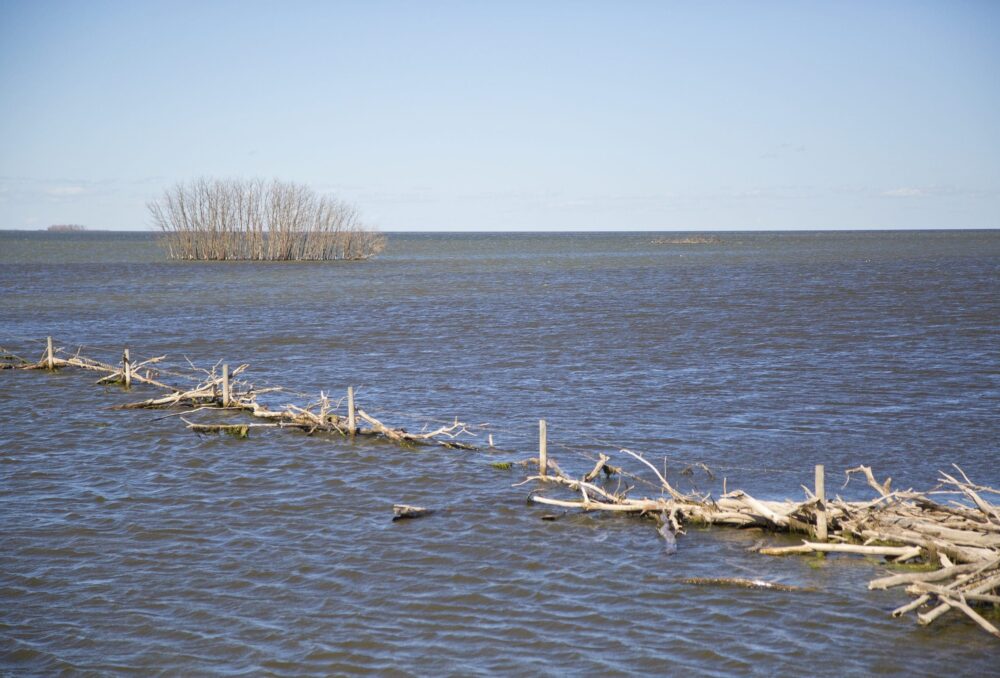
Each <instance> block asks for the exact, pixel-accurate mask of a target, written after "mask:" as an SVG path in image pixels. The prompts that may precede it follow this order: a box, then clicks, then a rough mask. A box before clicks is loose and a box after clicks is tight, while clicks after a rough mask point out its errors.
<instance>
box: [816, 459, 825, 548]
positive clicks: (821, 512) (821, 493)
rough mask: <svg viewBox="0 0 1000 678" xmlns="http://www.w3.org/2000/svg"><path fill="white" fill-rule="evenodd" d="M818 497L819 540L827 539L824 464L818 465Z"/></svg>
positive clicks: (817, 526)
mask: <svg viewBox="0 0 1000 678" xmlns="http://www.w3.org/2000/svg"><path fill="white" fill-rule="evenodd" d="M816 498H817V499H819V503H818V504H817V505H816V538H817V539H818V540H819V541H826V537H827V534H826V528H827V524H826V519H827V515H826V479H825V478H824V469H823V465H822V464H817V465H816Z"/></svg>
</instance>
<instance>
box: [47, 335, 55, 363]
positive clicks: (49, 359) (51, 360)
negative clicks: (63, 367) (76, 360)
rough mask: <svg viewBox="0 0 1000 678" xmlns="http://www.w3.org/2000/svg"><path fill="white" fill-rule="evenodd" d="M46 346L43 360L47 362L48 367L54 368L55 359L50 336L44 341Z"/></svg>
mask: <svg viewBox="0 0 1000 678" xmlns="http://www.w3.org/2000/svg"><path fill="white" fill-rule="evenodd" d="M46 348H47V349H48V350H47V353H46V358H45V360H46V362H47V363H48V367H49V369H50V370H54V369H55V368H56V361H55V354H54V353H53V351H52V337H49V338H48V340H47V341H46Z"/></svg>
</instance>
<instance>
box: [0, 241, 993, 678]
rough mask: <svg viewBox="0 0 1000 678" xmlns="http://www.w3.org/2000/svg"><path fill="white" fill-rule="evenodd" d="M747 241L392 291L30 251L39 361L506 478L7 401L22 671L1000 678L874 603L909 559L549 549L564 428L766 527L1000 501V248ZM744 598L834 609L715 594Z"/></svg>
mask: <svg viewBox="0 0 1000 678" xmlns="http://www.w3.org/2000/svg"><path fill="white" fill-rule="evenodd" d="M716 235H717V236H718V238H719V240H720V241H719V242H714V243H709V244H698V245H680V244H654V242H653V241H654V240H655V239H656V238H662V237H676V234H671V235H670V236H665V235H664V234H635V233H630V234H531V235H526V234H520V235H515V234H480V235H454V234H433V235H431V234H421V235H404V234H391V235H390V239H389V248H388V250H387V251H386V253H385V254H384V255H383V256H381V257H379V258H378V259H377V260H374V261H370V262H364V263H307V264H304V263H296V264H291V263H174V262H168V261H165V260H164V258H163V255H162V254H161V252H160V251H159V249H158V248H157V247H156V245H155V243H154V242H153V240H152V238H151V236H150V235H149V234H140V233H136V234H109V233H85V234H63V235H52V234H43V233H23V232H21V233H18V232H0V299H2V300H3V301H2V304H0V345H2V346H4V347H5V348H7V349H9V350H15V351H16V352H24V353H27V354H28V355H29V357H30V358H32V359H36V358H37V357H38V356H39V355H40V354H41V351H42V349H43V347H44V337H45V336H47V335H52V336H54V337H56V341H57V346H60V347H64V348H65V350H75V347H76V346H77V345H78V344H84V345H86V347H87V348H86V349H85V350H84V354H85V355H90V356H92V357H96V358H99V359H103V360H107V361H111V362H115V361H117V360H118V357H119V356H120V352H121V348H122V347H123V346H124V345H128V346H129V347H130V349H131V351H132V355H133V357H135V356H139V357H145V356H153V355H160V354H167V355H168V356H170V357H171V359H172V363H171V364H174V365H179V364H182V363H183V356H186V357H187V358H189V359H190V360H191V361H192V362H193V363H195V364H197V365H199V366H203V367H210V366H211V365H212V364H215V363H216V362H217V361H219V360H225V361H227V362H228V363H229V364H231V365H235V364H239V363H243V362H245V363H250V365H251V367H250V368H249V371H248V372H247V378H248V379H249V380H250V381H253V382H254V383H255V384H258V385H260V386H264V385H268V384H274V385H283V386H287V387H290V389H291V391H292V392H289V393H286V394H281V395H271V396H269V397H271V398H273V402H275V403H277V404H284V403H289V402H290V403H295V404H300V405H301V404H305V403H306V402H308V400H309V399H310V398H314V397H315V396H316V395H318V393H319V391H320V390H321V389H323V390H324V391H326V392H328V393H330V394H332V395H333V397H334V398H339V397H340V396H341V395H342V394H343V393H344V391H345V390H346V387H347V386H348V385H352V384H353V385H354V386H356V387H357V388H358V400H359V404H360V405H361V406H362V407H364V408H365V409H367V410H369V411H371V412H373V413H377V415H376V416H380V417H381V418H383V420H385V421H386V422H387V423H390V424H396V425H403V426H406V427H407V428H408V429H411V430H416V429H419V428H421V427H422V426H424V425H435V426H436V425H438V423H437V422H439V421H446V420H451V419H453V418H454V417H456V416H457V417H459V418H460V419H461V420H462V421H465V422H468V423H470V424H486V423H488V424H489V427H488V429H481V430H482V431H484V434H483V435H485V431H487V430H488V431H489V432H491V433H492V435H493V437H494V441H495V444H496V446H497V447H498V448H500V449H499V450H497V451H489V452H467V451H454V450H446V449H441V448H423V449H419V450H407V449H402V448H399V447H396V446H394V445H391V444H387V443H379V442H372V441H362V440H359V441H357V442H354V443H353V444H352V443H350V442H348V441H346V440H343V439H341V438H331V437H327V436H312V437H309V436H306V435H302V434H299V433H294V432H290V431H264V432H257V431H255V432H253V433H252V434H251V436H250V438H248V439H245V440H241V439H236V438H232V437H229V436H206V437H198V436H196V435H194V434H192V433H190V432H189V431H187V430H186V429H185V428H184V425H183V422H181V421H180V420H179V418H178V417H176V416H175V417H167V418H164V415H165V414H169V412H152V411H125V412H123V411H113V410H110V409H109V408H110V407H112V406H113V405H116V404H120V403H123V402H128V401H130V400H135V399H138V398H140V397H148V396H147V394H150V395H151V394H152V393H153V392H152V391H149V390H146V389H143V388H134V389H133V391H132V392H131V393H125V392H123V391H122V390H121V389H119V388H117V387H111V388H105V387H100V386H96V385H95V384H94V381H95V379H96V377H95V375H94V374H92V373H81V372H78V371H71V370H64V371H60V372H58V373H56V374H48V373H45V372H18V371H3V372H0V517H2V524H3V530H2V532H0V672H9V673H11V674H16V675H21V674H37V675H53V674H61V673H66V674H77V673H82V674H98V675H99V674H109V673H110V674H115V673H123V674H137V675H148V674H153V673H160V672H162V673H167V674H172V675H198V674H222V675H230V674H232V675H259V674H275V675H302V674H321V675H329V674H339V673H355V672H375V673H380V674H398V675H408V674H414V675H429V674H449V675H452V674H454V675H474V674H493V673H506V674H510V673H513V674H521V675H524V674H531V675H534V674H542V675H563V674H571V675H593V674H598V673H601V674H635V673H647V674H659V675H676V674H682V673H691V674H694V675H720V676H721V675H727V676H728V675H734V674H743V675H774V674H779V675H798V674H802V673H813V674H819V675H903V674H905V675H908V676H915V675H941V674H951V675H987V674H992V675H996V671H997V666H998V665H1000V651H998V646H997V644H996V642H995V640H993V639H991V638H990V637H989V636H987V634H985V633H983V632H982V631H981V630H979V629H978V628H976V627H974V626H973V625H972V624H971V623H969V622H968V621H967V620H966V619H965V618H964V617H960V616H959V615H949V616H946V617H945V618H942V619H941V620H939V621H938V622H935V623H934V624H933V625H932V626H930V627H929V628H923V627H919V626H918V625H917V624H916V623H915V621H914V619H913V618H912V617H908V618H904V619H891V618H890V617H889V614H888V613H889V612H890V611H891V610H892V609H893V608H895V607H896V606H898V605H900V604H902V603H904V602H906V601H907V600H908V599H909V598H908V596H906V595H905V594H904V593H903V592H902V591H898V590H897V591H881V592H869V591H867V590H866V588H865V585H866V584H867V582H868V580H869V579H871V578H873V577H875V576H879V575H880V574H882V573H883V572H885V568H884V566H883V565H882V564H881V563H880V562H879V561H878V560H874V559H867V560H866V559H861V558H846V557H845V558H840V557H831V558H827V559H826V560H823V561H817V560H814V559H806V558H771V557H766V556H761V555H757V554H754V553H748V552H747V551H746V549H747V548H748V547H750V546H752V545H753V544H754V543H755V542H756V541H757V540H759V539H761V538H767V539H769V540H771V541H775V542H782V543H784V542H789V541H795V539H794V538H788V537H781V536H777V535H766V534H762V533H760V532H754V531H739V530H732V529H713V530H702V529H690V530H689V532H688V534H687V535H685V536H682V537H679V538H678V549H677V552H676V553H673V554H667V553H666V551H665V548H664V543H663V540H662V539H661V538H660V537H658V535H657V533H656V527H655V524H654V523H653V522H651V521H644V520H640V519H637V518H628V517H622V516H606V515H584V514H576V513H573V512H569V513H566V514H561V513H559V514H558V515H559V519H558V520H554V521H549V520H541V517H542V516H543V515H545V514H549V513H552V511H551V510H546V509H544V508H543V507H539V506H534V505H529V504H528V503H527V501H526V500H527V497H528V495H529V492H530V491H531V490H532V489H533V488H532V487H531V486H528V485H525V486H518V487H515V486H514V485H515V483H518V482H520V481H521V480H523V478H524V476H525V471H524V469H522V468H520V467H518V466H515V467H514V468H513V469H512V470H507V471H503V470H498V469H496V468H494V467H493V466H492V464H493V463H494V462H498V461H520V460H523V459H526V458H528V457H530V456H532V455H534V454H537V452H536V450H537V427H538V424H537V422H538V420H539V419H543V418H544V419H546V420H547V422H548V431H549V450H550V454H551V455H552V456H553V457H554V458H555V459H556V460H557V461H558V462H559V464H560V465H561V466H562V467H563V468H564V469H567V470H569V471H571V472H573V473H582V472H584V471H585V470H586V469H587V468H588V467H589V466H591V465H592V464H593V462H592V461H591V460H590V459H589V457H591V456H593V455H594V454H596V453H597V452H606V453H614V451H615V450H617V449H618V448H620V447H627V448H629V449H633V450H636V451H641V452H642V453H643V454H645V455H646V456H647V457H649V458H651V459H656V460H657V463H658V464H663V465H665V468H666V470H667V473H668V477H670V478H671V479H672V480H675V481H676V482H677V483H678V484H679V485H681V486H683V487H684V488H688V487H690V486H691V484H692V483H693V484H694V485H695V486H696V487H697V488H698V489H701V490H703V491H712V492H719V491H720V490H721V486H722V482H723V479H725V481H726V483H727V485H728V488H729V489H733V488H737V487H738V488H742V489H746V490H748V491H750V492H752V493H753V494H755V495H756V496H758V497H761V498H784V497H790V498H801V497H802V495H803V493H802V489H801V488H800V484H806V485H811V482H812V473H813V470H812V469H813V466H814V465H815V464H818V463H822V464H825V465H826V469H827V488H828V493H830V494H835V493H841V494H843V495H844V496H851V497H867V496H869V493H868V491H867V490H866V488H865V487H864V486H863V483H860V482H858V481H854V482H852V483H851V485H849V486H848V487H846V488H842V487H841V485H842V483H843V470H844V469H846V468H849V467H852V466H857V465H858V464H861V463H864V464H870V465H872V466H873V467H874V469H875V473H876V475H877V476H878V477H879V478H883V477H885V476H892V477H893V478H894V481H893V483H894V487H906V486H913V487H915V488H917V489H928V488H930V487H932V486H933V484H934V482H935V478H936V475H937V471H938V470H939V469H945V470H947V469H949V468H950V465H951V464H953V463H955V464H958V465H959V466H961V467H962V468H963V469H964V470H965V472H966V473H968V474H969V476H970V477H972V479H973V480H975V481H977V482H979V483H982V484H989V485H993V486H1000V445H998V443H1000V425H998V424H1000V341H998V337H1000V331H998V330H1000V232H997V231H967V232H882V233H839V234H831V233H785V234H769V233H754V234H747V233H728V234H726V233H724V234H716ZM300 394H301V395H300ZM202 414H203V415H204V414H205V413H202ZM208 414H211V413H208ZM193 416H197V415H193ZM230 418H231V419H232V420H233V421H242V420H241V419H239V418H238V417H230ZM212 419H213V417H210V416H209V417H207V418H206V419H204V420H212ZM214 419H218V416H216V417H215V418H214ZM693 462H703V463H705V464H706V465H708V466H709V467H710V468H711V469H712V471H713V475H714V477H713V478H709V477H708V476H707V475H706V474H705V473H704V472H703V471H697V472H696V473H694V475H681V471H683V470H684V469H685V468H686V467H687V466H688V465H690V464H691V463H693ZM636 470H637V469H636ZM547 492H548V493H549V494H552V495H558V492H556V491H554V490H548V491H547ZM648 492H649V490H646V489H644V488H641V487H640V488H638V489H636V490H635V491H634V496H638V495H641V494H643V493H648ZM394 503H410V504H418V505H423V506H429V507H433V508H436V509H438V511H437V513H435V514H434V515H431V516H429V517H426V518H422V519H419V520H413V521H401V522H397V523H393V522H391V520H390V518H391V516H392V510H391V508H392V505H393V504H394ZM732 576H735V577H755V578H756V577H759V578H762V579H767V580H769V581H774V582H779V583H784V584H791V585H797V586H802V587H807V588H809V589H812V590H810V591H756V590H743V589H726V588H713V587H695V586H690V585H687V584H684V583H682V582H681V581H680V580H681V579H682V578H685V577H732Z"/></svg>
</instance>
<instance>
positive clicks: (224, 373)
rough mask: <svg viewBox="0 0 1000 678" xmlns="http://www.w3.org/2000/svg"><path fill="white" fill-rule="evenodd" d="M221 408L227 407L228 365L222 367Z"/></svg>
mask: <svg viewBox="0 0 1000 678" xmlns="http://www.w3.org/2000/svg"><path fill="white" fill-rule="evenodd" d="M222 406H223V407H229V365H223V366H222Z"/></svg>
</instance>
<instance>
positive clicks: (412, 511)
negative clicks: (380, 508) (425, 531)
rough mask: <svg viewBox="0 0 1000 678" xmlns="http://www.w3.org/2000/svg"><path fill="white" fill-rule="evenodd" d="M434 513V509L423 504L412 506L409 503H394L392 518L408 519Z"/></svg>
mask: <svg viewBox="0 0 1000 678" xmlns="http://www.w3.org/2000/svg"><path fill="white" fill-rule="evenodd" d="M432 513H434V509H429V508H424V507H423V506H410V505H409V504H393V505H392V519H393V520H394V521H396V520H406V519H408V518H422V517H424V516H429V515H430V514H432Z"/></svg>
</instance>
